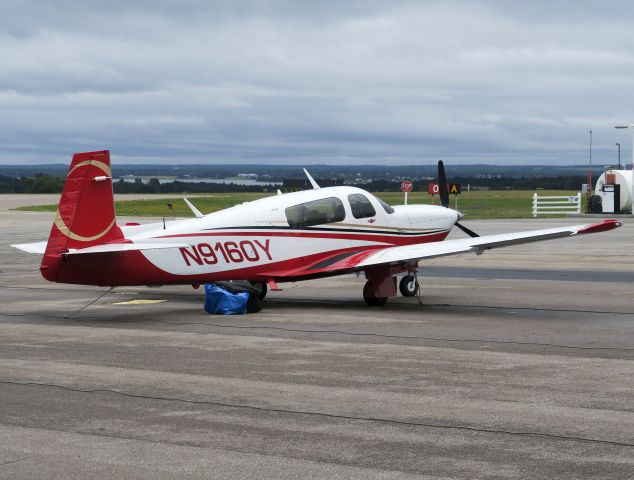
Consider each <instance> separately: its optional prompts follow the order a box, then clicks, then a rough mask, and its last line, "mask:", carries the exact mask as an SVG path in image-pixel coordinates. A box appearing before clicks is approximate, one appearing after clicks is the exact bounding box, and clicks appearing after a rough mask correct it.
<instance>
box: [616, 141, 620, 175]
mask: <svg viewBox="0 0 634 480" xmlns="http://www.w3.org/2000/svg"><path fill="white" fill-rule="evenodd" d="M616 148H617V151H618V152H619V153H618V156H617V158H618V159H619V163H617V165H618V167H617V168H618V169H619V170H621V144H620V143H618V142H617V143H616Z"/></svg>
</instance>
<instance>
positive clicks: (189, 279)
mask: <svg viewBox="0 0 634 480" xmlns="http://www.w3.org/2000/svg"><path fill="white" fill-rule="evenodd" d="M254 233H255V234H257V236H281V235H280V233H281V232H275V233H276V234H277V235H272V234H271V233H270V232H232V236H238V235H240V236H245V238H249V237H253V236H254ZM448 234H449V232H448V231H445V232H441V233H436V234H428V235H424V236H421V237H417V236H408V237H405V238H403V237H389V238H390V240H392V242H390V243H392V245H403V244H417V243H428V242H437V241H441V240H443V239H444V238H445V237H446V236H447V235H448ZM212 235H216V236H218V235H227V233H226V232H214V233H213V234H212ZM185 236H188V237H191V236H193V237H196V236H199V235H198V234H184V235H170V236H166V237H161V238H167V237H170V238H176V237H185ZM286 236H302V235H286ZM304 236H310V237H313V238H314V237H315V236H317V237H320V238H351V237H352V235H350V234H342V235H341V236H339V235H336V236H333V235H326V234H323V233H322V234H310V235H304ZM355 239H359V236H356V238H355ZM365 239H366V240H370V241H373V242H377V241H380V240H377V238H376V236H374V235H372V236H367V238H365ZM394 240H408V242H407V243H395V242H393V241H394ZM421 240H423V241H421ZM382 248H387V246H386V247H377V246H376V245H368V246H366V247H363V246H356V247H350V248H340V249H336V250H329V251H326V252H321V253H317V254H314V255H307V256H302V257H296V258H292V259H288V260H282V261H278V262H275V261H274V262H270V263H266V264H262V265H255V266H252V267H243V268H236V269H233V270H225V271H221V272H213V271H210V272H209V273H203V274H190V275H176V274H172V273H169V272H166V271H164V270H161V269H159V268H158V267H156V266H155V265H154V264H153V263H151V262H150V261H149V260H148V259H147V258H146V257H145V256H144V255H143V254H142V253H141V252H140V251H129V252H116V253H113V252H111V253H94V254H85V255H72V256H69V257H67V258H66V259H65V260H64V261H63V262H62V268H61V269H60V273H59V276H58V278H57V281H58V282H60V283H74V284H85V285H103V286H134V285H169V284H173V285H179V284H180V285H188V284H202V283H210V282H214V281H219V280H258V281H265V280H267V279H268V278H275V279H276V281H278V282H284V281H293V280H297V279H300V278H301V279H309V278H317V277H323V276H328V275H337V274H340V273H346V272H350V271H353V269H354V267H355V266H356V265H357V264H358V263H359V262H360V261H361V260H363V259H364V258H366V257H367V256H368V255H370V254H372V253H374V252H376V251H377V250H380V249H382ZM345 252H351V253H353V254H352V255H351V256H350V257H348V258H345V259H343V260H340V261H337V262H334V263H332V264H330V265H328V266H327V267H324V268H312V266H314V265H316V264H319V263H323V262H326V261H327V260H328V259H330V258H332V257H333V256H335V255H340V254H342V253H345ZM174 255H177V256H180V253H179V251H178V249H176V248H175V249H174Z"/></svg>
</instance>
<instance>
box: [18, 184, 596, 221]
mask: <svg viewBox="0 0 634 480" xmlns="http://www.w3.org/2000/svg"><path fill="white" fill-rule="evenodd" d="M533 193H534V192H533V191H532V190H482V191H477V192H464V193H463V194H462V195H461V196H460V197H459V198H458V210H460V211H461V212H462V213H464V214H465V216H466V218H469V219H487V218H530V217H531V208H532V198H533ZM576 193H577V192H574V191H567V190H566V191H564V190H540V192H539V194H540V195H576ZM270 195H271V194H270V193H227V194H213V195H208V196H205V197H193V198H191V202H192V203H193V204H194V205H195V206H196V208H198V210H200V211H201V212H202V213H211V212H215V211H217V210H222V209H223V208H227V207H231V206H233V205H237V204H239V203H242V202H248V201H250V200H255V199H258V198H262V197H266V196H270ZM375 195H376V196H378V197H380V198H381V199H383V200H385V201H386V202H387V203H389V204H390V205H401V204H402V203H403V194H402V193H401V192H377V193H375ZM168 203H171V204H172V209H169V208H168V207H167V204H168ZM408 203H409V204H410V205H414V204H430V203H431V196H430V195H428V194H427V193H423V192H413V193H410V194H409V198H408ZM434 203H435V204H436V205H438V203H439V199H438V196H435V197H434ZM450 206H451V207H454V206H455V197H454V196H452V197H451V203H450ZM115 209H116V212H117V215H122V216H147V217H162V216H166V217H191V216H192V212H191V210H189V208H188V207H187V205H186V204H185V202H184V201H183V200H182V197H174V198H165V199H153V200H126V201H120V202H115ZM17 210H25V211H37V212H54V211H55V210H57V205H39V206H30V207H21V208H18V209H17ZM582 211H583V207H582Z"/></svg>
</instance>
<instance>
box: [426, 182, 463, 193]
mask: <svg viewBox="0 0 634 480" xmlns="http://www.w3.org/2000/svg"><path fill="white" fill-rule="evenodd" d="M447 190H448V191H449V193H450V194H451V195H458V194H460V193H462V189H461V188H460V184H459V183H450V184H448V185H447ZM427 193H429V194H430V195H440V185H438V184H437V183H428V184H427Z"/></svg>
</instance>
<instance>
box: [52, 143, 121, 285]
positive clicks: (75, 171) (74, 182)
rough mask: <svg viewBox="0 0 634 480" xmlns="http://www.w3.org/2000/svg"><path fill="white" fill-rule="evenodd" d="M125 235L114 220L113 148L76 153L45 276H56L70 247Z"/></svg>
mask: <svg viewBox="0 0 634 480" xmlns="http://www.w3.org/2000/svg"><path fill="white" fill-rule="evenodd" d="M123 238H124V237H123V234H122V233H121V230H120V229H119V227H118V226H117V224H116V222H115V214H114V198H113V196H112V171H111V170H110V152H109V151H108V150H102V151H99V152H86V153H76V154H75V155H73V161H72V162H71V164H70V169H69V171H68V175H67V176H66V183H65V184H64V191H63V192H62V197H61V199H60V201H59V207H58V209H57V216H56V217H55V223H54V224H53V228H52V229H51V234H50V236H49V238H48V244H47V245H46V252H45V253H44V258H42V265H41V267H40V269H41V271H42V276H44V278H46V279H47V280H49V281H51V282H54V281H56V280H57V278H58V276H59V274H60V270H61V268H62V263H63V262H62V254H63V253H64V252H66V251H68V249H69V248H85V247H90V246H92V245H100V244H103V243H110V242H115V241H118V240H123Z"/></svg>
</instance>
